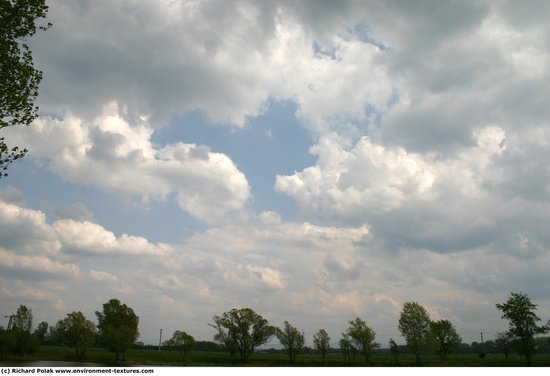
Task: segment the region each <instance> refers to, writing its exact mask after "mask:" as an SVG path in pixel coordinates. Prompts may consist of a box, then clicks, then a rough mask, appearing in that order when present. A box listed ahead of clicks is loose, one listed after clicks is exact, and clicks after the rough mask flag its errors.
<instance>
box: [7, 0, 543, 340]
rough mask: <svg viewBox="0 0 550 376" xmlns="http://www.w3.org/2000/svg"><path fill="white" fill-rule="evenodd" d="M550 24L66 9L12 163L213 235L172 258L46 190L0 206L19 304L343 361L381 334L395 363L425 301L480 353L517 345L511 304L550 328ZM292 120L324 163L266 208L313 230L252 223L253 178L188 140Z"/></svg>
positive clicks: (201, 4) (332, 8)
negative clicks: (248, 340) (188, 133)
mask: <svg viewBox="0 0 550 376" xmlns="http://www.w3.org/2000/svg"><path fill="white" fill-rule="evenodd" d="M528 10H529V11H528ZM549 16H550V7H549V6H548V5H547V4H546V3H544V2H535V1H533V2H531V3H529V4H527V5H525V6H523V3H522V6H519V5H518V4H516V3H515V2H508V1H494V2H493V1H486V2H477V1H471V2H456V3H455V2H445V3H442V2H438V1H415V2H410V3H404V2H400V1H385V2H379V1H341V2H318V1H300V2H295V1H286V0H280V1H271V2H256V1H246V0H241V1H235V2H231V3H226V2H218V1H192V2H173V1H167V0H166V1H164V0H155V1H144V2H134V1H120V2H117V3H116V4H113V3H112V2H110V1H106V0H105V1H103V0H101V1H94V2H93V4H92V3H91V2H88V1H81V2H71V3H68V2H67V3H55V4H51V5H50V13H49V18H51V22H52V23H53V24H54V27H52V28H51V29H50V30H48V31H47V32H45V33H40V34H39V35H37V36H36V38H35V39H33V41H32V43H33V44H32V47H33V54H34V56H35V59H36V63H37V65H38V66H39V67H40V69H42V70H44V80H43V82H42V86H41V93H40V100H39V105H40V108H41V110H42V111H43V114H42V116H41V117H40V118H39V119H38V120H36V121H35V123H34V124H33V125H32V126H31V127H29V128H26V129H13V130H9V132H5V134H6V137H7V138H9V142H10V144H17V145H21V146H22V147H27V148H29V149H30V150H31V152H30V155H29V156H30V157H31V158H32V159H33V162H34V166H35V168H37V169H41V171H43V170H47V171H50V172H51V173H53V174H55V175H57V176H60V177H61V178H62V180H63V181H64V182H66V184H69V185H70V186H71V185H74V186H75V187H76V186H77V185H81V186H86V187H89V188H90V189H99V190H101V191H102V192H104V193H106V194H109V195H113V196H114V197H117V198H120V200H121V202H126V201H127V200H129V199H130V200H131V201H133V202H137V203H138V206H139V207H142V208H143V211H144V212H145V211H146V210H148V208H157V207H160V205H159V204H161V203H168V204H169V205H170V204H172V203H174V204H176V205H177V206H179V208H181V209H182V210H183V211H184V212H186V213H188V214H190V215H191V216H192V217H193V218H195V219H197V220H198V221H199V222H200V223H201V225H200V226H198V225H196V224H195V225H196V226H195V227H193V228H192V229H190V231H187V232H186V234H188V236H187V237H185V238H183V240H182V241H181V242H180V243H177V244H168V243H167V242H164V243H163V242H152V241H150V240H148V239H147V237H146V236H143V235H140V234H139V233H134V234H132V235H129V234H117V233H116V232H115V231H113V230H112V229H108V228H107V227H108V226H106V225H105V224H102V223H100V221H96V220H95V219H94V217H95V215H93V214H92V213H93V212H94V208H93V207H91V206H90V205H91V203H90V202H89V201H87V200H86V197H77V198H75V200H76V201H75V202H73V201H69V199H67V202H63V204H64V206H63V207H62V208H57V210H55V211H54V213H53V215H46V210H45V209H44V207H45V206H47V202H48V201H49V200H50V198H48V197H43V196H40V197H37V198H36V199H35V198H33V199H34V201H33V202H34V203H36V202H44V203H45V204H44V205H42V204H41V203H38V204H34V205H27V204H26V203H25V197H27V196H25V191H26V190H27V189H30V188H29V187H28V186H25V184H30V183H29V181H31V182H32V176H31V175H32V174H30V175H29V176H31V177H29V178H28V179H29V181H25V180H21V181H20V182H17V181H14V182H13V183H11V182H10V184H13V186H9V187H5V188H2V189H1V190H0V200H1V203H0V224H1V226H0V239H1V241H0V268H2V277H0V281H1V282H2V283H1V286H2V287H1V290H0V293H1V296H2V298H3V299H6V300H7V301H9V302H10V304H12V306H15V305H16V304H17V302H20V301H25V302H27V301H28V302H32V304H35V306H34V307H36V308H39V307H40V309H42V310H43V312H48V314H47V315H49V316H48V318H51V320H52V321H54V320H57V319H59V317H61V316H63V315H64V314H65V313H66V312H64V311H65V310H67V309H76V308H78V307H79V304H81V303H80V300H79V298H81V296H83V291H84V292H85V293H86V294H87V295H86V296H90V297H91V299H90V301H89V302H85V303H84V305H85V307H83V308H82V309H83V310H87V312H89V313H90V315H92V316H93V311H94V310H95V309H97V307H98V306H99V305H100V304H102V303H103V300H105V299H108V298H111V297H112V296H122V297H123V298H124V300H128V301H129V302H130V303H131V304H132V305H134V306H136V308H137V310H138V311H141V312H143V314H142V320H141V321H140V322H141V323H142V324H143V328H142V330H141V331H142V333H143V336H144V337H145V338H147V340H151V341H154V340H155V338H157V337H156V336H157V334H158V333H157V332H156V330H157V329H156V328H157V327H158V324H157V323H158V322H159V321H162V322H166V323H167V324H166V325H171V326H173V329H174V330H176V329H178V330H181V329H182V328H181V327H180V326H181V325H184V324H183V323H182V322H184V323H185V325H187V326H188V327H189V328H193V329H194V330H196V335H197V336H199V337H202V338H209V336H210V335H211V333H210V332H208V327H207V326H206V321H208V318H209V317H211V316H212V315H214V314H219V313H221V312H222V311H224V310H227V309H229V308H231V307H233V306H236V305H239V306H252V307H253V308H255V309H257V310H258V311H260V312H261V313H263V314H266V315H268V316H269V319H270V320H273V321H274V322H275V323H276V324H281V323H282V322H283V321H284V320H289V321H290V322H291V323H292V324H293V325H297V326H298V327H303V328H304V329H305V330H306V332H307V333H308V335H311V334H312V333H313V332H314V331H317V330H318V329H319V328H321V327H323V326H325V327H326V328H327V329H329V331H330V334H331V337H333V341H334V342H336V341H337V339H338V338H339V337H338V336H339V335H340V333H341V331H342V330H344V327H343V326H344V325H345V324H346V320H349V319H352V318H353V317H355V316H360V317H363V318H365V319H366V320H367V321H368V322H369V324H371V325H372V326H373V327H374V328H375V330H376V331H377V333H378V336H379V337H377V338H378V339H379V341H380V342H382V343H383V344H385V343H386V342H387V341H388V340H389V337H390V336H392V337H394V338H397V337H398V335H399V334H398V333H396V332H397V329H396V325H397V324H396V323H397V319H398V315H399V311H400V309H401V306H402V303H403V302H404V301H407V300H418V301H420V302H421V303H422V304H424V305H425V306H426V307H427V308H428V310H429V311H430V313H431V314H432V316H433V317H434V318H449V319H451V320H452V321H453V322H455V323H456V325H457V327H458V328H459V329H460V331H461V334H462V336H463V338H464V339H465V340H466V341H473V340H477V334H478V333H479V331H480V330H483V331H484V332H486V331H491V333H493V332H494V333H496V332H497V331H502V330H503V322H502V321H501V320H499V315H498V313H497V312H496V310H495V307H494V304H495V303H498V302H501V301H503V300H504V299H505V298H506V296H507V294H508V293H509V291H525V292H527V293H529V294H531V295H533V297H534V299H535V300H536V301H537V304H539V308H540V315H541V317H547V316H548V315H550V296H548V292H547V291H546V290H545V289H544V286H547V284H548V277H547V272H546V271H547V270H548V267H549V266H550V265H549V263H550V259H549V253H548V249H549V247H550V237H549V236H548V231H547V222H548V220H547V213H548V211H549V210H550V207H549V204H550V170H549V168H548V163H547V159H548V158H547V156H548V151H549V147H550V131H549V129H550V124H549V121H548V119H550V112H549V111H550V110H549V109H550V107H549V106H548V105H547V103H546V102H547V99H546V98H548V97H550V92H549V90H550V89H549V86H548V85H547V82H549V81H550V77H549V74H550V72H549V70H548V67H549V66H550V50H549V47H548V46H550V43H549V42H550V27H549V26H548V23H547V22H546V20H547V19H548V17H549ZM276 101H289V102H291V103H292V104H293V105H294V106H295V108H296V113H295V114H294V118H295V119H296V120H297V122H298V123H299V124H300V126H302V127H303V128H304V129H306V130H307V132H308V134H309V135H310V136H311V144H310V145H308V146H309V152H310V153H311V154H312V155H313V157H314V158H315V162H314V163H312V165H311V166H308V167H306V168H301V167H300V171H295V172H294V173H288V172H284V173H279V175H277V176H273V177H272V178H273V192H269V193H267V194H268V195H272V196H269V197H262V199H263V202H267V201H269V199H270V198H273V197H276V195H284V196H286V197H288V198H289V199H291V200H292V202H294V203H295V204H296V207H297V208H298V210H299V213H298V214H297V215H296V216H295V217H294V218H292V219H289V218H285V216H284V215H282V213H277V212H276V211H263V208H259V209H258V210H257V212H256V211H254V210H252V209H251V205H250V203H251V202H252V201H253V200H254V197H253V195H252V192H254V188H255V187H254V186H252V184H251V183H250V182H252V181H254V179H253V178H254V176H246V175H245V173H244V172H243V171H242V170H241V169H240V168H239V166H237V164H236V163H235V162H234V160H233V159H232V156H231V155H230V153H221V152H218V151H216V150H212V149H211V146H210V145H209V144H208V143H207V142H205V143H201V144H199V143H192V142H189V141H188V140H185V139H182V138H181V137H179V133H178V132H179V131H182V132H183V131H184V130H185V129H184V127H185V124H184V122H182V121H180V119H181V117H182V116H185V115H186V114H189V113H193V114H197V113H199V114H201V116H197V119H199V118H200V120H193V121H197V122H201V124H202V125H204V126H205V129H207V130H205V133H207V132H211V133H209V134H208V135H209V136H210V137H212V139H213V138H215V137H216V133H215V130H216V129H217V128H216V127H229V128H230V129H231V130H232V132H235V133H238V132H244V130H245V129H246V127H251V126H252V125H251V124H252V122H251V121H250V120H251V119H252V118H256V119H260V117H259V116H258V115H260V114H262V113H265V112H268V111H269V110H270V104H271V103H273V102H276ZM202 115H203V116H202ZM193 119H195V118H193ZM207 125H208V126H207ZM167 128H168V129H170V130H171V133H170V132H168V133H169V134H170V139H169V140H168V141H166V142H165V143H163V144H156V143H155V142H154V140H155V135H156V134H157V132H159V133H160V132H161V130H163V129H167ZM273 133H275V132H273ZM239 134H244V133H239ZM206 138H207V139H208V137H206ZM250 142H254V141H253V140H251V141H250ZM304 147H305V146H304ZM283 152H284V151H281V153H283ZM255 157H256V156H254V155H251V157H250V158H251V159H255ZM261 160H264V159H262V158H260V156H258V161H261ZM261 167H262V166H261V165H260V162H258V169H261ZM10 177H11V174H10ZM32 183H34V184H35V185H37V184H38V182H36V181H35V182H32ZM264 194H266V193H265V192H264ZM140 205H141V206H140ZM113 210H114V211H117V210H118V209H117V208H113ZM159 210H161V209H159ZM144 215H146V214H144ZM166 226H170V223H168V221H167V223H166ZM177 231H181V229H179V228H178V229H177ZM144 294H146V296H147V297H149V299H148V300H147V301H144V299H143V296H144ZM151 307H154V308H151ZM305 313H307V317H306V315H305ZM153 328H154V329H153ZM378 328H380V329H378ZM184 329H185V328H184ZM494 333H493V334H494Z"/></svg>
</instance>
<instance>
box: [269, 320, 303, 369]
mask: <svg viewBox="0 0 550 376" xmlns="http://www.w3.org/2000/svg"><path fill="white" fill-rule="evenodd" d="M275 335H276V336H277V339H278V340H279V342H281V345H283V347H284V349H285V352H286V354H287V355H288V359H289V360H290V361H291V362H294V361H295V360H296V356H297V355H298V353H299V352H300V350H302V348H303V347H304V343H305V339H304V334H303V333H300V331H299V330H298V329H296V328H295V327H293V326H292V325H290V324H289V323H288V321H285V327H284V329H279V328H277V331H276V332H275Z"/></svg>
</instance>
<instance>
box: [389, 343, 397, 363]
mask: <svg viewBox="0 0 550 376" xmlns="http://www.w3.org/2000/svg"><path fill="white" fill-rule="evenodd" d="M390 352H391V355H392V356H393V358H394V359H395V364H396V365H399V346H397V343H396V342H395V341H394V340H393V338H390Z"/></svg>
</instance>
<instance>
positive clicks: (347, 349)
mask: <svg viewBox="0 0 550 376" xmlns="http://www.w3.org/2000/svg"><path fill="white" fill-rule="evenodd" d="M339 344H340V351H341V352H342V355H344V360H345V361H346V362H348V363H352V362H354V361H355V354H356V352H357V349H356V348H355V347H354V346H353V343H352V341H351V338H350V336H349V335H348V334H346V333H342V338H341V339H340V342H339Z"/></svg>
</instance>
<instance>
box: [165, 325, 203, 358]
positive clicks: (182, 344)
mask: <svg viewBox="0 0 550 376" xmlns="http://www.w3.org/2000/svg"><path fill="white" fill-rule="evenodd" d="M195 343H196V342H195V338H193V336H192V335H190V334H187V333H186V332H180V331H179V330H176V331H175V332H174V334H173V335H172V338H170V340H169V344H170V346H174V348H175V349H176V350H177V351H178V352H179V353H180V354H181V356H182V358H183V361H184V362H185V361H187V355H188V354H189V353H191V351H193V350H194V349H195Z"/></svg>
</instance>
